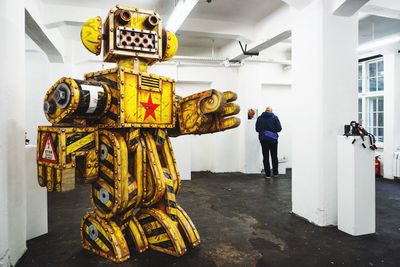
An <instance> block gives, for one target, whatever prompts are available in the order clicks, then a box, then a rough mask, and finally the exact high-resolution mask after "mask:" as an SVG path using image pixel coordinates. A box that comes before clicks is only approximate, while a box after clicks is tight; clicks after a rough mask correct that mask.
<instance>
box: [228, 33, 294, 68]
mask: <svg viewBox="0 0 400 267" xmlns="http://www.w3.org/2000/svg"><path fill="white" fill-rule="evenodd" d="M291 36H292V32H291V31H290V30H287V31H284V32H281V33H280V34H278V35H275V36H274V37H272V38H270V39H268V40H266V41H264V42H261V43H258V44H256V45H254V46H253V47H252V48H250V49H248V50H247V51H246V52H247V53H250V54H254V53H260V52H261V51H263V50H265V49H267V48H269V47H271V46H274V45H276V44H278V43H280V42H282V41H283V40H286V39H288V38H290V37H291ZM238 45H239V44H238ZM250 56H251V55H246V54H244V53H240V54H238V55H236V56H234V57H232V58H230V59H229V61H231V62H238V61H242V60H243V59H245V58H248V57H250Z"/></svg>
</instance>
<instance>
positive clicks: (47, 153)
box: [41, 134, 57, 163]
mask: <svg viewBox="0 0 400 267" xmlns="http://www.w3.org/2000/svg"><path fill="white" fill-rule="evenodd" d="M41 159H42V160H43V161H45V162H48V163H57V154H56V150H55V148H54V144H53V140H52V139H51V135H50V134H47V135H46V137H45V138H44V147H43V150H42V154H41Z"/></svg>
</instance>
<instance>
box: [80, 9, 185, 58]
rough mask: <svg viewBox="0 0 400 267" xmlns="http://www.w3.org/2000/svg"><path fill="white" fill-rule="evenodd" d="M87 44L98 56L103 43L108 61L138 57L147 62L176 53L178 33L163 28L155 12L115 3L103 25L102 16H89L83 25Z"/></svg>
mask: <svg viewBox="0 0 400 267" xmlns="http://www.w3.org/2000/svg"><path fill="white" fill-rule="evenodd" d="M81 39H82V42H83V44H84V45H85V47H86V48H87V49H88V50H89V51H90V52H92V53H94V54H96V55H99V54H100V51H101V48H102V45H103V55H104V61H105V62H116V61H117V60H119V59H124V58H129V57H136V58H139V59H140V60H142V61H146V62H148V63H154V62H156V61H164V60H169V59H170V58H172V56H173V55H174V54H175V53H176V50H177V48H178V42H177V39H176V36H175V35H174V34H173V33H171V32H168V31H165V30H163V29H162V27H161V18H160V16H159V15H158V14H157V13H156V12H153V11H147V10H142V9H137V8H131V7H123V6H119V5H118V6H116V7H115V8H113V9H111V10H110V12H109V13H108V16H107V18H106V21H105V22H104V24H103V25H102V22H101V18H100V17H96V18H92V19H89V20H88V21H87V22H86V23H85V24H84V25H83V27H82V31H81Z"/></svg>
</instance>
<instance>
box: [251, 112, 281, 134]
mask: <svg viewBox="0 0 400 267" xmlns="http://www.w3.org/2000/svg"><path fill="white" fill-rule="evenodd" d="M281 130H282V126H281V122H280V121H279V118H278V117H277V116H276V115H275V114H274V113H272V112H263V113H262V114H261V116H260V117H258V118H257V122H256V131H257V132H258V138H260V136H261V135H262V133H263V132H264V131H270V132H274V133H279V132H280V131H281Z"/></svg>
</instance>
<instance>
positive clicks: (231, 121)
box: [171, 89, 240, 136]
mask: <svg viewBox="0 0 400 267" xmlns="http://www.w3.org/2000/svg"><path fill="white" fill-rule="evenodd" d="M236 99H237V95H236V94H235V93H234V92H231V91H226V92H223V93H221V92H219V91H217V90H214V89H211V90H207V91H203V92H201V93H197V94H194V95H190V96H188V97H185V98H182V99H179V100H177V103H176V104H177V111H178V112H177V114H178V116H177V117H178V119H177V126H176V128H175V131H174V132H172V133H171V134H172V135H173V136H178V135H184V134H206V133H214V132H220V131H224V130H227V129H231V128H235V127H237V126H239V124H240V119H239V118H237V117H233V115H236V114H238V113H239V111H240V107H239V106H238V105H237V104H235V103H233V101H235V100H236Z"/></svg>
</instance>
